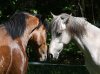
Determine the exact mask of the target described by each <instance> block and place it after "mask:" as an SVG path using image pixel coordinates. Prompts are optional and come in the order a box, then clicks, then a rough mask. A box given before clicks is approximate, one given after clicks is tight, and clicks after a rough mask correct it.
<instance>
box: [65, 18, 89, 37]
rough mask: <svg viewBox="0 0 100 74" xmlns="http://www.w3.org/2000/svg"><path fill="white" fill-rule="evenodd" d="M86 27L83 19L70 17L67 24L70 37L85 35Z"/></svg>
mask: <svg viewBox="0 0 100 74" xmlns="http://www.w3.org/2000/svg"><path fill="white" fill-rule="evenodd" d="M86 25H87V21H86V20H85V18H83V17H73V16H70V17H69V21H68V23H67V28H68V31H69V32H70V34H71V35H76V36H78V37H81V36H83V35H84V34H86V28H85V26H86Z"/></svg>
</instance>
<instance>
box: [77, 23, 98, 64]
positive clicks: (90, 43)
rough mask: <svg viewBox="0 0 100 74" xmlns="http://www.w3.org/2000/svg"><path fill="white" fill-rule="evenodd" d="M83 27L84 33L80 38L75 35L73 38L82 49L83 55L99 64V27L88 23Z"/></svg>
mask: <svg viewBox="0 0 100 74" xmlns="http://www.w3.org/2000/svg"><path fill="white" fill-rule="evenodd" d="M85 28H86V35H84V36H83V37H82V38H78V37H76V36H75V40H76V41H77V42H78V44H79V45H80V46H81V48H82V49H83V52H84V54H85V57H86V58H89V59H88V60H92V61H94V62H95V63H96V64H97V65H100V29H99V28H97V27H96V26H94V25H92V24H90V23H87V25H86V27H85Z"/></svg>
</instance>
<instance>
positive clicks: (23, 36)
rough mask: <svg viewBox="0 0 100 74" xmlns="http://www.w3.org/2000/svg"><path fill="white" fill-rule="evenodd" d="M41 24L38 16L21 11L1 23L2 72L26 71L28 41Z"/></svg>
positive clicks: (22, 73)
mask: <svg viewBox="0 0 100 74" xmlns="http://www.w3.org/2000/svg"><path fill="white" fill-rule="evenodd" d="M39 24H40V20H39V18H37V16H34V15H32V14H29V13H27V12H19V13H15V14H14V15H13V16H12V17H11V18H10V19H9V20H8V21H7V22H4V23H2V24H1V25H0V74H25V73H26V71H27V66H28V60H27V55H26V47H27V43H28V41H29V39H30V38H31V37H32V36H33V35H34V34H35V30H37V29H38V27H39ZM41 54H42V53H41ZM45 59H46V57H45Z"/></svg>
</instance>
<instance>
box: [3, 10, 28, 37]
mask: <svg viewBox="0 0 100 74" xmlns="http://www.w3.org/2000/svg"><path fill="white" fill-rule="evenodd" d="M26 17H27V15H26V14H24V12H19V13H15V14H14V15H13V16H12V17H11V18H10V19H9V20H8V21H7V22H5V23H3V25H4V26H5V28H6V30H7V32H8V34H9V35H11V37H12V38H13V39H15V38H16V37H20V36H22V35H23V33H24V30H25V28H26Z"/></svg>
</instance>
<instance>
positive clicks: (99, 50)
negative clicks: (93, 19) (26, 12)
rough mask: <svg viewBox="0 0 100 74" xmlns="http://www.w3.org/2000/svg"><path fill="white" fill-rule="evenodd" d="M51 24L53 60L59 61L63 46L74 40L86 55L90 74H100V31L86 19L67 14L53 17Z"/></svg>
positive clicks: (50, 49)
mask: <svg viewBox="0 0 100 74" xmlns="http://www.w3.org/2000/svg"><path fill="white" fill-rule="evenodd" d="M52 15H53V14H52ZM51 23H52V24H51V35H52V39H51V42H50V48H49V53H50V54H51V55H52V58H53V59H58V57H59V53H60V52H61V51H62V49H63V45H64V44H68V43H69V42H70V41H71V39H74V40H75V41H76V43H77V44H78V46H79V47H80V49H81V50H82V51H83V53H84V58H85V64H86V67H87V69H88V71H89V72H90V74H100V29H99V28H97V27H96V26H94V25H92V24H91V23H89V22H88V21H86V20H85V18H82V17H74V16H72V15H68V14H66V13H62V14H60V15H53V20H52V22H51Z"/></svg>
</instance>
